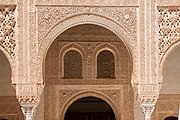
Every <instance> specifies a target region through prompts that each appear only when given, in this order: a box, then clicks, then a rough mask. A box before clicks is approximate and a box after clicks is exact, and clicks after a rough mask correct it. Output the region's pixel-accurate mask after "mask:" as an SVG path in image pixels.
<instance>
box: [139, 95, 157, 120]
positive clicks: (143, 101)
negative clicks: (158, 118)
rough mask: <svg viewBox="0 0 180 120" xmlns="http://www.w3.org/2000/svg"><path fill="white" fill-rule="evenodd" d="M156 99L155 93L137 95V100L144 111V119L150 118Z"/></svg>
mask: <svg viewBox="0 0 180 120" xmlns="http://www.w3.org/2000/svg"><path fill="white" fill-rule="evenodd" d="M157 99H158V96H157V95H140V96H139V97H138V102H139V104H140V107H141V108H142V110H143V112H144V115H145V120H151V114H152V113H153V111H154V108H155V104H156V102H157Z"/></svg>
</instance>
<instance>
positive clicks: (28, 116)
mask: <svg viewBox="0 0 180 120" xmlns="http://www.w3.org/2000/svg"><path fill="white" fill-rule="evenodd" d="M21 109H22V112H23V113H24V115H25V120H33V116H34V115H35V112H36V106H34V105H29V104H27V105H22V107H21Z"/></svg>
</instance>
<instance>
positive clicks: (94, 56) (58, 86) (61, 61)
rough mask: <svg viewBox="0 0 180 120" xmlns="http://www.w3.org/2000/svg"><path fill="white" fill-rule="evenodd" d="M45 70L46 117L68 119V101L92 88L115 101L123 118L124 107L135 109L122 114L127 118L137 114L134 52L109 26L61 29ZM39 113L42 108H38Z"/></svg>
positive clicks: (49, 50)
mask: <svg viewBox="0 0 180 120" xmlns="http://www.w3.org/2000/svg"><path fill="white" fill-rule="evenodd" d="M101 61H102V62H103V63H104V64H100V63H102V62H101ZM104 68H105V69H104ZM44 70H45V71H44V78H45V84H46V86H45V88H44V96H43V98H42V99H41V101H43V100H44V103H42V106H43V107H44V109H45V110H46V111H44V115H42V116H44V118H45V120H49V119H60V120H62V119H64V116H62V114H61V113H65V111H64V109H63V107H64V105H66V104H67V103H66V102H67V101H68V100H69V99H70V98H71V97H73V96H74V95H75V94H78V93H80V92H84V91H92V90H93V91H94V90H95V91H99V92H100V93H102V94H104V95H106V96H108V97H109V98H110V99H111V100H112V101H111V102H113V103H115V104H114V105H115V106H113V110H114V108H117V111H114V112H116V113H115V114H116V115H117V116H116V117H117V118H121V114H119V113H117V112H118V111H120V110H122V109H124V110H126V112H128V113H131V114H128V115H122V116H123V117H125V119H127V120H129V119H131V116H133V114H134V111H133V110H132V109H133V108H134V105H133V104H131V103H133V101H134V95H133V90H132V87H131V73H132V63H131V59H130V53H129V51H128V49H127V47H126V45H125V44H124V42H123V41H122V40H121V38H119V37H118V36H117V35H116V34H115V33H113V32H112V31H110V30H109V29H107V28H105V27H102V26H98V25H94V24H82V25H77V26H74V27H71V28H69V29H67V30H65V31H64V32H63V33H60V34H59V36H57V37H56V39H55V40H54V41H53V43H52V44H51V46H50V47H49V49H48V51H47V55H46V58H45V69H44ZM85 86H87V87H85ZM119 93H122V94H119ZM119 98H122V101H121V103H119ZM126 100H128V101H130V102H128V103H127V102H126ZM52 101H54V102H52ZM120 104H121V105H122V106H120V107H118V105H120ZM40 106H41V103H40ZM38 113H42V112H41V111H40V110H39V111H38V110H37V114H36V115H38ZM124 113H125V112H124ZM39 115H40V114H39ZM63 115H65V114H63Z"/></svg>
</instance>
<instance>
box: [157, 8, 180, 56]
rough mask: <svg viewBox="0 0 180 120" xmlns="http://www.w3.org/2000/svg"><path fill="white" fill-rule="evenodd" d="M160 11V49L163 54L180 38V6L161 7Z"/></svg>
mask: <svg viewBox="0 0 180 120" xmlns="http://www.w3.org/2000/svg"><path fill="white" fill-rule="evenodd" d="M158 12H159V17H158V18H159V19H158V25H159V51H160V53H159V54H160V55H163V54H164V53H165V52H166V50H167V49H168V48H169V47H170V46H171V45H172V44H173V43H175V42H177V41H179V38H180V19H179V16H180V7H172V8H171V7H160V8H159V9H158Z"/></svg>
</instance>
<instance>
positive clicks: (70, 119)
mask: <svg viewBox="0 0 180 120" xmlns="http://www.w3.org/2000/svg"><path fill="white" fill-rule="evenodd" d="M64 120H115V115H114V112H113V110H112V108H111V106H110V105H109V104H108V103H107V102H105V101H104V100H102V99H100V98H96V97H85V98H81V99H78V100H76V101H75V102H74V103H72V104H71V105H70V107H69V108H68V109H67V111H66V114H65V118H64Z"/></svg>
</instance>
